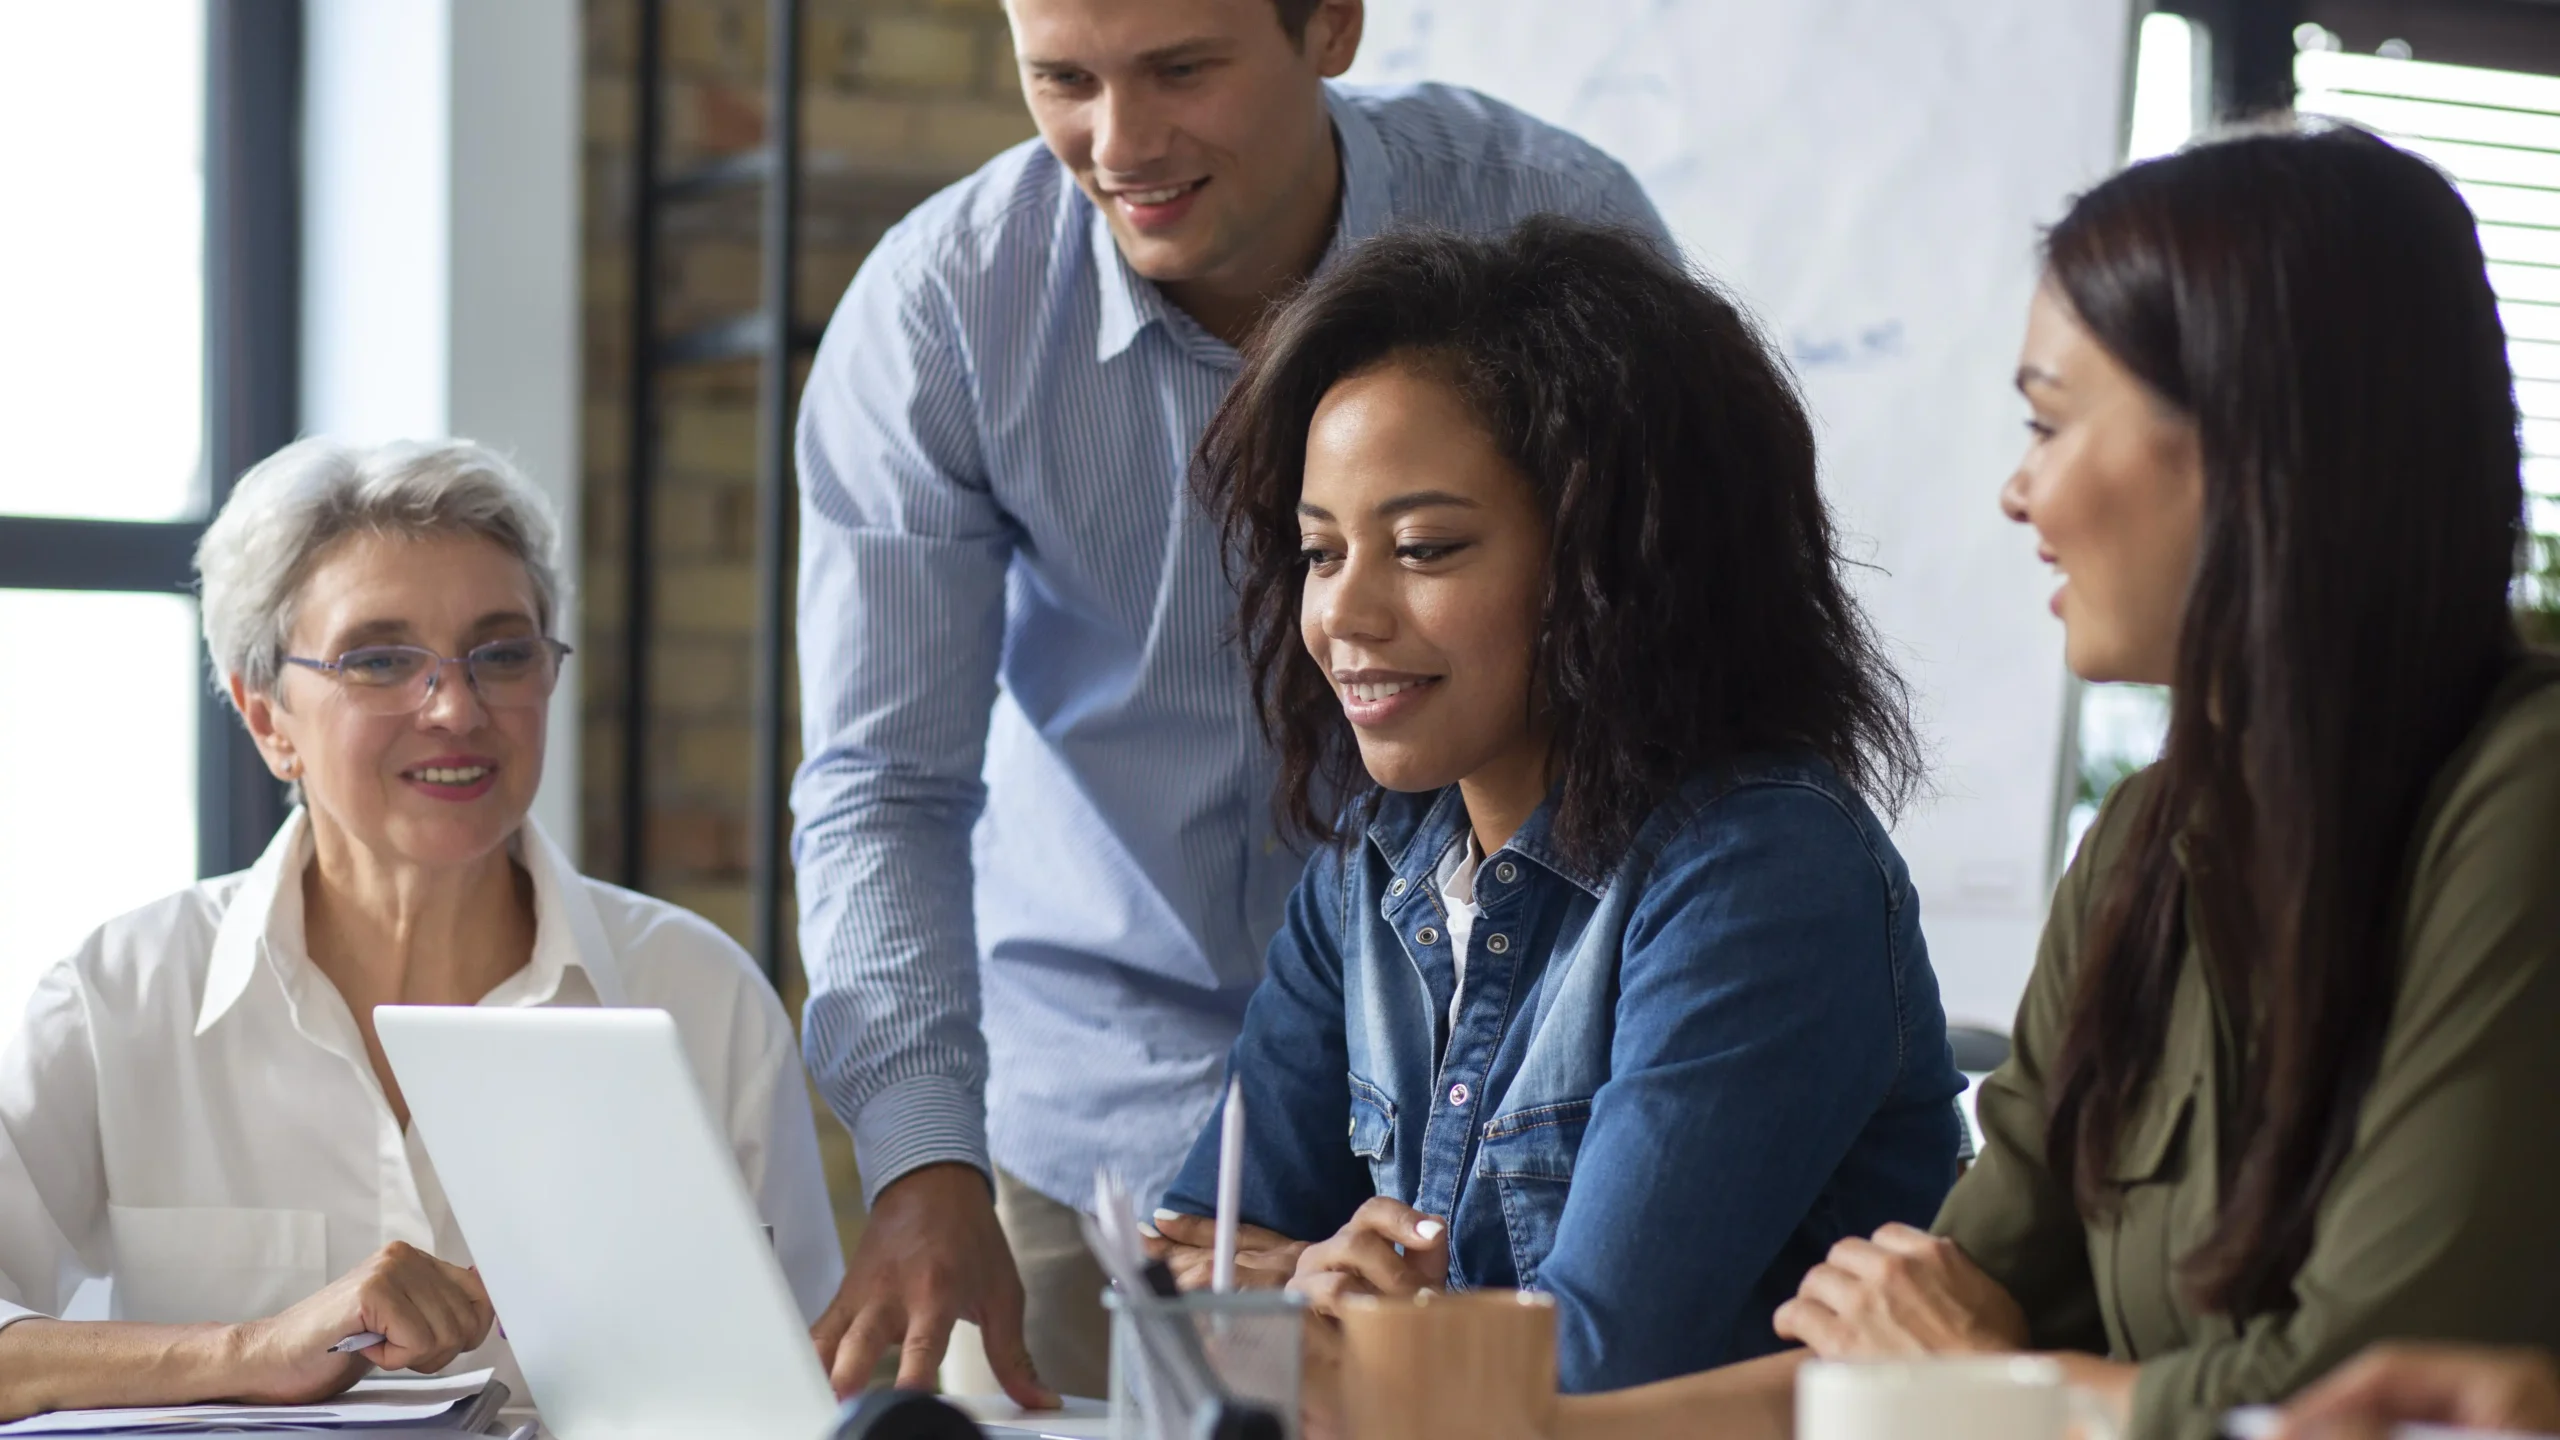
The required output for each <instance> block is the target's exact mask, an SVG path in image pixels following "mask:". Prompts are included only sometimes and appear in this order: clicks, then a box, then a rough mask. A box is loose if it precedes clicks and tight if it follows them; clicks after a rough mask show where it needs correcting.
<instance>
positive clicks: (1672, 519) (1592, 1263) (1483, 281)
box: [1158, 220, 1962, 1390]
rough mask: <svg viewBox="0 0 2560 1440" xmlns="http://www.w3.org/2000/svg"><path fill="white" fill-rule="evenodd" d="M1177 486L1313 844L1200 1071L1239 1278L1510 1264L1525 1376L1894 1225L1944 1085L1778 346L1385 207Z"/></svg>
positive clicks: (1174, 1196)
mask: <svg viewBox="0 0 2560 1440" xmlns="http://www.w3.org/2000/svg"><path fill="white" fill-rule="evenodd" d="M1198 483H1199V485H1200V487H1201V489H1202V491H1203V493H1204V495H1205V497H1206V499H1207V501H1208V503H1209V505H1210V506H1211V508H1212V509H1213V511H1214V512H1215V514H1216V515H1217V517H1218V518H1219V520H1220V522H1221V523H1222V525H1223V526H1224V529H1225V532H1226V534H1227V537H1228V539H1229V542H1230V544H1231V547H1232V549H1231V554H1232V557H1233V560H1232V563H1233V565H1234V566H1235V569H1236V573H1237V578H1238V582H1239V589H1240V591H1241V612H1240V621H1239V625H1240V632H1241V639H1242V642H1243V645H1244V648H1245V651H1246V655H1247V658H1248V660H1249V663H1250V667H1251V671H1252V675H1253V680H1254V684H1255V686H1256V688H1257V694H1258V696H1259V699H1260V705H1261V715H1262V721H1263V725H1264V727H1265V729H1266V730H1267V731H1268V733H1269V735H1270V737H1271V739H1272V740H1273V742H1274V743H1275V744H1276V746H1277V748H1278V750H1279V753H1280V755H1281V758H1282V779H1281V783H1280V791H1279V795H1278V803H1279V808H1280V812H1281V814H1282V816H1283V818H1284V820H1285V821H1286V822H1287V823H1288V824H1289V825H1290V826H1291V827H1292V828H1293V829H1294V830H1295V831H1296V832H1297V834H1298V835H1300V836H1302V837H1304V838H1305V839H1306V840H1308V841H1309V842H1311V843H1313V844H1314V845H1315V846H1316V850H1315V854H1314V858H1313V860H1312V862H1311V863H1310V865H1309V867H1308V870H1307V873H1306V876H1305V878H1304V880H1303V881H1302V882H1301V883H1300V885H1299V887H1298V890H1297V893H1296V895H1295V896H1294V897H1293V899H1292V901H1291V903H1290V908H1289V912H1288V918H1287V920H1286V921H1285V923H1284V924H1283V926H1282V929H1281V931H1280V933H1279V935H1278V936H1277V937H1276V938H1275V939H1274V940H1273V942H1272V945H1271V950H1270V955H1269V977H1268V978H1267V979H1266V980H1265V981H1264V983H1263V985H1262V987H1261V988H1260V989H1259V990H1258V991H1257V992H1256V993H1255V995H1254V997H1253V999H1252V1001H1251V1003H1250V1005H1249V1007H1248V1009H1247V1011H1246V1015H1245V1022H1244V1033H1243V1037H1242V1039H1241V1040H1240V1041H1239V1042H1238V1043H1237V1046H1236V1048H1235V1051H1234V1054H1233V1056H1232V1058H1231V1061H1230V1068H1231V1071H1232V1073H1233V1074H1234V1076H1235V1077H1236V1078H1237V1079H1238V1080H1239V1081H1240V1082H1241V1084H1242V1087H1243V1088H1242V1093H1243V1095H1244V1097H1245V1101H1246V1107H1245V1108H1246V1110H1247V1113H1248V1114H1249V1115H1250V1117H1251V1138H1250V1141H1249V1146H1248V1164H1247V1166H1246V1182H1245V1190H1244V1200H1243V1212H1242V1218H1243V1220H1244V1221H1245V1222H1247V1225H1248V1227H1249V1228H1247V1230H1246V1231H1245V1234H1244V1249H1245V1251H1246V1253H1245V1254H1244V1256H1243V1259H1242V1270H1243V1279H1244V1282H1245V1283H1248V1284H1252V1283H1261V1284H1266V1285H1279V1284H1283V1283H1293V1284H1294V1285H1295V1287H1296V1288H1297V1289H1299V1290H1301V1291H1302V1292H1304V1293H1306V1294H1307V1295H1308V1296H1309V1297H1310V1299H1311V1300H1312V1302H1313V1304H1314V1305H1315V1307H1316V1308H1317V1309H1318V1310H1319V1311H1330V1310H1331V1309H1332V1308H1333V1307H1334V1305H1335V1304H1336V1302H1337V1301H1338V1300H1339V1299H1340V1298H1341V1297H1343V1296H1345V1295H1349V1294H1368V1293H1376V1294H1387V1295H1395V1294H1408V1293H1411V1292H1413V1291H1415V1290H1417V1289H1420V1288H1424V1287H1432V1288H1443V1287H1445V1288H1451V1289H1466V1288H1473V1287H1507V1286H1535V1287H1537V1288H1538V1289H1541V1290H1545V1291H1548V1292H1550V1293H1552V1294H1553V1295H1554V1296H1555V1298H1556V1302H1557V1308H1558V1313H1559V1319H1560V1324H1561V1334H1560V1355H1559V1359H1560V1365H1561V1371H1562V1377H1561V1378H1562V1381H1563V1383H1564V1385H1565V1387H1566V1388H1567V1389H1568V1390H1583V1389H1592V1388H1598V1387H1602V1386H1610V1385H1626V1384H1632V1383H1635V1382H1639V1381H1644V1380H1650V1379H1655V1378H1659V1377H1662V1376H1668V1375H1674V1374H1678V1373H1681V1372H1683V1371H1687V1370H1694V1369H1698V1368H1700V1367H1702V1366H1706V1365H1711V1364H1717V1363H1721V1362H1723V1361H1727V1360H1733V1359H1737V1358H1741V1357H1746V1356H1752V1355H1757V1354H1761V1353H1764V1352H1766V1351H1769V1350H1772V1349H1775V1348H1776V1347H1777V1346H1778V1345H1779V1343H1780V1341H1779V1339H1778V1336H1777V1335H1776V1333H1775V1332H1774V1331H1773V1330H1772V1328H1771V1314H1772V1312H1773V1311H1774V1310H1775V1308H1776V1307H1777V1305H1778V1304H1779V1303H1780V1302H1782V1301H1784V1300H1785V1299H1786V1298H1787V1297H1788V1296H1790V1295H1791V1294H1793V1293H1794V1291H1795V1287H1796V1284H1797V1281H1798V1280H1799V1279H1800V1278H1801V1277H1802V1276H1803V1274H1804V1273H1805V1271H1806V1269H1807V1268H1808V1267H1809V1266H1811V1265H1813V1264H1814V1263H1816V1262H1817V1261H1819V1260H1820V1259H1821V1258H1822V1256H1823V1254H1824V1253H1825V1252H1826V1251H1827V1250H1828V1249H1829V1248H1830V1247H1831V1245H1832V1244H1833V1243H1834V1242H1836V1241H1838V1240H1840V1239H1841V1238H1843V1237H1844V1236H1853V1235H1864V1234H1867V1233H1869V1232H1870V1231H1872V1230H1874V1229H1875V1228H1876V1227H1877V1226H1879V1225H1882V1224H1884V1223H1887V1222H1888V1221H1891V1220H1905V1221H1911V1222H1914V1223H1925V1221H1926V1220H1927V1218H1928V1217H1929V1216H1930V1215H1932V1214H1934V1213H1935V1212H1936V1209H1937V1206H1938V1202H1939V1201H1940V1199H1941V1198H1942V1197H1943V1196H1944V1195H1945V1193H1946V1191H1947V1188H1948V1186H1949V1185H1950V1183H1952V1182H1953V1180H1954V1179H1955V1175H1956V1170H1957V1156H1958V1151H1959V1145H1960V1135H1961V1128H1960V1127H1961V1122H1960V1120H1959V1118H1958V1115H1957V1112H1956V1108H1955V1104H1954V1100H1955V1096H1956V1095H1957V1094H1958V1092H1959V1091H1960V1089H1961V1088H1962V1082H1961V1081H1960V1080H1959V1078H1958V1077H1957V1074H1956V1071H1955V1068H1954V1066H1953V1064H1952V1063H1951V1061H1950V1059H1949V1056H1948V1050H1947V1044H1946V1037H1945V1020H1944V1017H1943V1015H1942V1014H1941V1012H1940V1009H1939V1004H1938V989H1937V982H1936V979H1935V977H1934V976H1933V975H1932V974H1931V972H1930V969H1929V961H1928V952H1927V948H1926V946H1925V945H1924V944H1923V942H1922V940H1921V936H1920V920H1919V908H1918V901H1917V899H1916V898H1915V896H1914V895H1913V892H1912V886H1911V881H1910V878H1909V876H1908V875H1907V874H1906V872H1905V870H1904V867H1903V863H1902V860H1901V857H1900V856H1899V855H1897V854H1896V853H1895V851H1894V847H1893V842H1892V841H1891V840H1890V839H1888V838H1887V837H1886V834H1885V831H1884V828H1883V826H1882V825H1881V824H1880V823H1879V822H1878V820H1877V818H1876V815H1875V813H1874V811H1873V810H1871V809H1870V801H1873V802H1875V803H1876V804H1877V805H1880V806H1882V807H1884V808H1886V809H1891V808H1892V807H1893V806H1894V805H1896V804H1897V803H1898V802H1899V801H1900V800H1902V799H1903V798H1904V797H1905V796H1906V795H1907V794H1908V793H1909V790H1910V788H1911V787H1912V785H1913V783H1914V779H1915V775H1916V772H1917V770H1918V760H1917V746H1916V743H1915V741H1914V739H1913V734H1912V729H1911V723H1910V720H1909V717H1908V714H1907V710H1906V702H1905V698H1904V692H1903V687H1902V684H1901V682H1900V681H1899V680H1898V679H1897V678H1896V676H1895V675H1894V674H1893V672H1892V670H1891V669H1890V668H1889V666H1888V665H1887V664H1886V662H1885V660H1884V659H1883V657H1882V655H1881V654H1880V653H1879V650H1878V647H1877V645H1876V642H1875V640H1874V638H1873V636H1872V634H1871V632H1870V630H1869V629H1868V626H1867V623H1866V621H1865V618H1864V617H1863V616H1862V615H1861V613H1860V611H1859V609H1858V607H1857V605H1856V603H1855V602H1854V601H1853V600H1852V599H1851V597H1850V594H1849V592H1848V589H1847V587H1846V586H1845V585H1844V583H1843V581H1842V576H1841V567H1842V562H1841V560H1840V558H1839V555H1838V551H1837V546H1836V543H1835V540H1834V535H1833V530H1832V523H1831V517H1830V515H1829V513H1828V511H1827V510H1826V509H1825V507H1824V504H1823V501H1822V497H1821V494H1820V492H1819V490H1818V488H1817V486H1816V484H1815V473H1814V443H1813V431H1812V427H1811V425H1810V423H1809V422H1808V420H1807V418H1806V415H1805V411H1804V407H1803V404H1802V402H1801V400H1800V399H1799V398H1798V396H1797V394H1796V391H1795V388H1794V386H1793V384H1792V383H1791V381H1790V379H1789V377H1788V375H1787V373H1786V371H1785V369H1784V367H1783V366H1782V364H1781V363H1780V362H1779V361H1778V359H1777V358H1776V357H1775V356H1774V355H1773V354H1772V352H1771V350H1770V347H1769V346H1768V344H1767V342H1766V341H1765V340H1764V339H1763V338H1762V337H1761V336H1760V335H1759V333H1758V332H1757V331H1756V330H1755V329H1754V328H1753V327H1752V325H1751V324H1750V323H1749V322H1748V321H1747V320H1746V319H1745V318H1744V317H1743V316H1742V315H1741V314H1740V313H1739V312H1738V311H1737V310H1736V309H1735V307H1734V306H1733V305H1732V304H1731V302H1729V301H1728V300H1726V299H1725V298H1724V297H1723V296H1722V295H1720V294H1718V293H1717V292H1716V291H1715V290H1714V289H1713V288H1712V287H1710V286H1709V285H1707V284H1705V283H1702V282H1701V281H1700V280H1698V279H1697V278H1695V277H1693V276H1691V275H1688V274H1685V273H1683V272H1682V271H1681V270H1680V269H1679V268H1678V267H1677V266H1675V265H1674V264H1672V263H1671V262H1669V261H1667V260H1665V259H1664V258H1663V257H1662V256H1661V254H1660V253H1659V252H1658V251H1656V250H1655V249H1654V248H1652V247H1651V246H1650V245H1648V244H1646V243H1645V242H1643V241H1641V240H1638V239H1634V238H1631V237H1627V236H1623V235H1620V234H1616V233H1613V232H1608V231H1603V230H1596V229H1592V228H1588V227H1585V226H1581V225H1577V224H1572V223H1568V222H1564V221H1559V220H1537V221H1532V222H1530V223H1529V224H1528V225H1526V226H1524V227H1522V228H1521V229H1520V230H1518V231H1516V232H1514V233H1513V234H1512V235H1510V236H1509V237H1507V238H1503V239H1499V240H1492V241H1479V240H1469V239H1461V238H1458V237H1454V236H1449V235H1441V234H1408V235H1402V236H1396V237H1392V238H1388V239H1384V240H1381V241H1378V242H1374V243H1372V244H1371V245H1369V246H1368V247H1366V248H1364V249H1363V250H1362V251H1361V252H1359V253H1358V254H1357V255H1356V256H1354V257H1353V258H1351V259H1350V260H1348V261H1347V262H1346V263H1344V264H1343V265H1342V266H1341V267H1339V268H1338V269H1336V270H1334V271H1332V272H1331V273H1329V274H1328V275H1326V276H1324V277H1323V278H1321V279H1319V280H1318V281H1316V282H1315V283H1314V284H1313V285H1312V286H1311V287H1310V288H1309V289H1308V290H1307V291H1306V292H1305V293H1304V294H1303V295H1302V296H1301V297H1300V298H1298V299H1297V300H1296V301H1295V302H1294V303H1292V304H1291V305H1290V306H1289V307H1288V308H1287V309H1286V310H1285V311H1284V312H1282V313H1281V314H1279V315H1278V316H1277V317H1276V318H1275V319H1274V321H1273V322H1272V324H1271V325H1270V327H1269V328H1268V330H1267V331H1266V332H1265V333H1264V334H1263V336H1262V338H1261V340H1260V341H1259V343H1258V344H1257V345H1256V346H1255V347H1254V349H1253V351H1252V353H1251V355H1250V356H1249V359H1248V363H1247V366H1246V370H1245V373H1244V374H1243V376H1242V377H1241V379H1240V380H1239V382H1238V383H1237V385H1236V387H1235V389H1234V391H1233V394H1232V395H1231V396H1230V398H1229V399H1228V400H1227V402H1226V405H1225V407H1224V408H1223V409H1222V410H1221V411H1220V413H1219V414H1218V417H1217V419H1216V420H1215V422H1214V423H1213V424H1212V425H1211V427H1210V429H1209V432H1208V434H1207V437H1206V438H1205V439H1204V441H1203V442H1202V447H1201V451H1200V457H1199V466H1198ZM1217 1130H1218V1123H1217V1120H1216V1118H1215V1117H1213V1118H1212V1120H1211V1123H1210V1125H1209V1127H1208V1131H1207V1132H1206V1133H1205V1134H1204V1135H1203V1136H1202V1139H1201V1142H1200V1144H1199V1145H1198V1146H1197V1147H1196V1148H1195V1149H1194V1151H1193V1153H1192V1155H1191V1158H1190V1162H1189V1164H1188V1165H1187V1166H1186V1167H1185V1169H1184V1170H1183V1173H1182V1175H1181V1176H1180V1178H1179V1179H1178V1180H1177V1181H1176V1183H1175V1184H1174V1186H1173V1188H1172V1190H1171V1191H1170V1192H1169V1193H1168V1195H1167V1197H1166V1200H1165V1204H1166V1206H1167V1209H1166V1210H1165V1211H1163V1212H1161V1213H1160V1214H1159V1216H1158V1224H1159V1226H1160V1227H1161V1228H1162V1230H1163V1232H1164V1241H1163V1244H1164V1248H1165V1249H1166V1250H1167V1251H1168V1252H1169V1253H1170V1255H1171V1257H1172V1258H1173V1259H1174V1260H1175V1262H1176V1265H1177V1269H1178V1270H1180V1271H1183V1272H1185V1274H1186V1276H1187V1277H1195V1278H1196V1275H1197V1272H1198V1270H1199V1268H1200V1266H1201V1264H1202V1261H1203V1257H1204V1251H1203V1248H1202V1247H1203V1246H1205V1244H1206V1241H1207V1233H1206V1232H1207V1229H1208V1226H1207V1223H1206V1222H1205V1221H1202V1220H1200V1219H1199V1218H1198V1217H1199V1216H1200V1215H1201V1214H1203V1213H1205V1212H1206V1211H1208V1210H1209V1209H1210V1203H1209V1202H1210V1199H1211V1196H1212V1194H1213V1191H1214V1176H1215V1170H1216V1149H1217V1146H1216V1135H1217Z"/></svg>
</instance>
